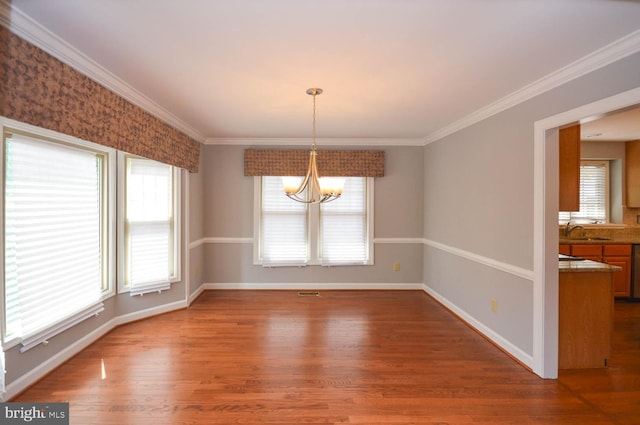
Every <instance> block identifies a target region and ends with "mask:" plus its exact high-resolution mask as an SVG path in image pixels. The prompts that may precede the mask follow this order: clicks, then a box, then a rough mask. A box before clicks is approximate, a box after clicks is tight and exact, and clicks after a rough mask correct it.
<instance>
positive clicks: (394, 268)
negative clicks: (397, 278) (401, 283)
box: [393, 261, 400, 272]
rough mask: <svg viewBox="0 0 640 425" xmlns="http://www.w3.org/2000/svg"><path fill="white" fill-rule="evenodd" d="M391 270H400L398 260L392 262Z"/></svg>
mask: <svg viewBox="0 0 640 425" xmlns="http://www.w3.org/2000/svg"><path fill="white" fill-rule="evenodd" d="M393 271H394V272H399V271H400V262H399V261H396V262H395V263H393Z"/></svg>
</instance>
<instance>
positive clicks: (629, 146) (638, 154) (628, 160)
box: [625, 140, 640, 208]
mask: <svg viewBox="0 0 640 425" xmlns="http://www.w3.org/2000/svg"><path fill="white" fill-rule="evenodd" d="M625 146H626V157H625V164H626V166H625V168H626V170H625V171H626V173H625V186H626V188H627V190H626V195H627V199H626V205H627V206H628V207H632V208H637V207H640V140H633V141H631V142H627V143H625Z"/></svg>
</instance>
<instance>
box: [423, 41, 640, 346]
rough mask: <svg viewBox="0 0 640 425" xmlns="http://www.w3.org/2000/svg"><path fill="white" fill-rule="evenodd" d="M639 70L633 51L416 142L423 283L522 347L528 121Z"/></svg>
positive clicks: (528, 331)
mask: <svg viewBox="0 0 640 425" xmlns="http://www.w3.org/2000/svg"><path fill="white" fill-rule="evenodd" d="M639 69H640V54H635V55H633V56H630V57H628V58H625V59H622V60H620V61H618V62H616V63H614V64H611V65H609V66H607V67H605V68H603V69H600V70H598V71H595V72H592V73H590V74H587V75H585V76H582V77H580V78H579V79H577V80H574V81H571V82H569V83H566V84H564V85H561V86H559V87H557V88H555V89H553V90H551V91H548V92H546V93H544V94H542V95H539V96H537V97H534V98H532V99H530V100H528V101H526V102H524V103H521V104H519V105H517V106H515V107H512V108H510V109H507V110H505V111H503V112H501V113H499V114H497V115H494V116H492V117H490V118H487V119H485V120H483V121H481V122H479V123H477V124H475V125H472V126H470V127H467V128H465V129H463V130H461V131H459V132H457V133H454V134H452V135H450V136H448V137H445V138H443V139H441V140H439V141H437V142H434V143H431V144H429V145H427V146H426V147H425V149H424V166H425V183H424V234H425V239H426V241H427V244H426V246H425V253H424V283H425V286H426V287H427V289H428V291H432V292H433V293H435V294H436V295H438V296H440V298H441V300H443V301H446V302H447V303H449V304H450V305H451V306H453V307H454V308H456V309H458V310H460V311H461V312H463V313H466V314H467V315H468V316H469V318H471V319H472V320H473V321H474V322H475V323H476V324H477V325H479V326H480V327H484V328H485V329H486V330H487V331H488V333H491V334H492V335H493V336H495V337H497V338H498V339H502V340H503V341H504V342H506V343H508V344H511V345H512V346H513V347H515V348H516V349H518V350H521V351H522V352H524V353H526V354H528V355H532V350H533V348H532V345H533V343H532V341H533V319H532V311H533V292H532V289H533V282H532V280H531V278H529V277H528V276H527V274H528V273H530V272H531V271H532V270H533V236H534V235H533V202H534V198H533V165H534V157H533V134H534V133H533V129H534V122H535V121H538V120H541V119H543V118H546V117H549V116H552V115H556V114H559V113H561V112H564V111H567V110H570V109H574V108H576V107H578V106H581V105H585V104H587V103H590V102H593V101H596V100H600V99H602V98H605V97H608V96H611V95H614V94H617V93H620V92H623V91H626V90H630V89H632V88H635V87H638V86H640V72H638V70H639ZM496 264H497V265H496ZM492 299H496V300H497V303H498V311H497V312H492V310H491V300H492Z"/></svg>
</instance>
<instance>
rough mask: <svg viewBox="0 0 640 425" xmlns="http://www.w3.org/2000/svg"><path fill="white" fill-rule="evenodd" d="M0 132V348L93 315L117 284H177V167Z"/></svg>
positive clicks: (25, 130)
mask: <svg viewBox="0 0 640 425" xmlns="http://www.w3.org/2000/svg"><path fill="white" fill-rule="evenodd" d="M0 132H1V134H2V139H0V142H2V150H0V153H1V154H2V160H1V161H0V168H2V171H1V172H2V173H3V177H4V180H3V184H2V196H0V204H1V205H0V220H2V224H3V226H4V228H3V230H4V237H3V241H2V242H1V243H0V250H1V251H2V252H1V253H0V276H1V279H0V281H1V282H2V283H3V285H2V287H0V291H1V294H0V320H1V329H2V347H3V348H4V349H5V350H6V349H8V348H11V347H13V346H15V345H18V344H21V348H20V350H21V351H26V350H28V349H30V348H32V347H35V346H36V345H38V344H40V343H43V342H45V341H48V340H49V339H50V338H52V337H53V336H55V335H57V334H59V333H61V332H63V331H65V330H67V329H69V328H70V327H72V326H74V325H76V324H77V323H80V322H81V321H83V320H85V319H88V318H89V317H92V316H95V315H96V314H98V313H100V312H101V311H103V310H104V308H105V306H104V304H103V301H104V300H105V299H106V298H107V297H109V296H111V295H114V294H115V289H116V278H118V279H117V282H118V285H119V289H121V290H122V291H129V292H130V293H131V294H132V295H136V294H143V293H145V292H149V291H159V290H162V289H168V288H169V287H170V284H171V283H172V282H174V281H177V280H178V279H179V278H180V256H179V253H180V243H179V241H180V237H179V231H180V226H179V223H180V215H179V208H180V190H179V188H180V170H179V169H177V168H175V167H171V166H169V165H164V164H160V163H158V162H155V161H151V160H147V159H142V158H138V157H134V156H131V155H125V154H123V153H117V151H116V150H114V149H110V148H107V147H104V146H100V145H96V144H93V143H89V142H85V141H82V140H79V139H76V138H74V137H71V136H66V135H63V134H60V133H57V132H54V131H49V130H45V129H41V128H37V127H34V126H31V125H27V124H23V123H19V122H17V121H13V120H9V119H6V118H0ZM118 169H119V170H118ZM116 189H118V190H116ZM116 211H117V212H118V214H116ZM116 224H117V229H116ZM117 232H118V233H117ZM116 236H118V237H117V238H116ZM0 370H1V369H0ZM0 375H1V374H0Z"/></svg>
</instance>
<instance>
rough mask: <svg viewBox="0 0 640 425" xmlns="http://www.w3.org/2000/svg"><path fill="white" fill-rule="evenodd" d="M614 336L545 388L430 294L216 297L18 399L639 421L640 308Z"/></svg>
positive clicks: (276, 416)
mask: <svg viewBox="0 0 640 425" xmlns="http://www.w3.org/2000/svg"><path fill="white" fill-rule="evenodd" d="M618 307H620V308H618ZM615 335H616V336H615V341H614V356H613V357H612V359H611V367H609V368H608V369H606V370H590V371H581V372H563V373H561V376H560V379H558V380H543V379H540V378H538V377H537V376H535V375H534V374H532V373H531V372H529V371H527V370H525V369H524V368H523V367H522V366H520V365H518V364H517V363H515V362H514V361H513V360H512V359H510V358H509V357H508V356H507V355H505V354H504V353H502V352H501V351H500V350H498V349H497V348H495V347H494V346H493V345H491V344H489V343H488V342H487V341H486V340H484V339H483V338H482V337H481V336H479V335H478V334H477V333H475V332H474V331H472V330H471V329H469V328H468V327H467V326H466V325H464V324H463V323H462V322H460V321H459V320H458V319H457V318H456V317H454V316H453V315H452V314H451V313H449V312H448V311H447V310H445V309H444V308H443V307H441V306H440V305H439V304H437V303H436V302H435V301H433V300H432V299H431V298H429V297H428V296H427V295H425V294H424V293H422V292H418V291H372V292H363V291H324V292H321V294H320V296H319V297H300V296H298V295H297V293H296V292H288V291H211V292H205V293H204V294H203V295H202V296H201V297H200V298H199V299H198V300H197V301H196V302H195V303H194V304H193V305H192V306H191V307H190V308H189V309H186V310H182V311H178V312H174V313H169V314H165V315H162V316H158V317H155V318H151V319H147V320H144V321H140V322H136V323H132V324H129V325H125V326H122V327H120V328H117V329H115V330H114V331H112V332H111V333H109V334H108V335H106V336H105V337H103V338H102V339H100V340H99V341H97V342H96V343H94V344H93V345H91V346H90V347H88V348H87V349H85V350H84V351H82V352H81V353H80V354H78V355H77V356H75V357H74V358H72V359H71V360H69V361H68V362H67V363H65V364H64V365H62V366H61V367H60V368H58V369H56V370H55V371H54V372H52V373H51V374H50V375H48V376H47V377H46V378H45V379H43V380H42V381H40V382H39V383H37V384H36V385H35V386H33V387H32V388H30V389H29V390H28V391H27V392H25V393H23V394H21V395H20V396H19V397H17V398H16V399H15V400H13V401H49V402H53V401H69V402H70V416H71V423H72V424H82V425H88V424H136V425H141V424H154V425H160V424H258V423H264V424H279V425H287V424H312V423H313V424H342V423H346V424H367V425H375V424H394V425H402V424H405V425H406V424H440V425H443V424H452V425H453V424H475V425H477V424H545V425H549V424H581V425H595V424H638V423H640V355H639V353H640V304H626V303H624V305H622V304H620V305H617V306H616V332H615ZM102 362H103V363H104V371H105V376H102V367H101V365H102Z"/></svg>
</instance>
